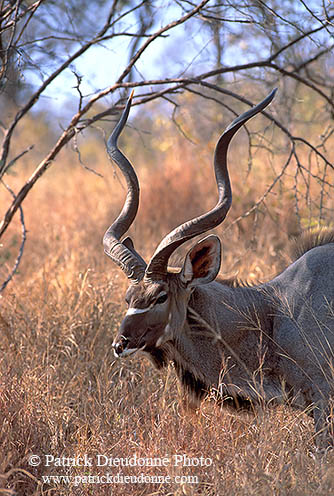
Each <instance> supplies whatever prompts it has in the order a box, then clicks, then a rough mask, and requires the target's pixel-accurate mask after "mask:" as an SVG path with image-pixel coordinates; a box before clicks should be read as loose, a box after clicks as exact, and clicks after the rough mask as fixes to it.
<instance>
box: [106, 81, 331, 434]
mask: <svg viewBox="0 0 334 496" xmlns="http://www.w3.org/2000/svg"><path fill="white" fill-rule="evenodd" d="M275 91H276V90H274V91H272V92H271V93H270V94H269V95H268V96H267V97H266V98H265V99H264V100H263V101H262V102H261V103H259V104H258V105H256V106H255V107H253V108H252V109H250V110H248V111H247V112H245V113H244V114H242V115H241V116H240V117H238V118H236V119H235V120H234V121H233V122H232V124H231V125H230V126H229V127H228V128H227V129H226V130H225V132H224V133H223V134H222V135H221V137H220V138H219V140H218V143H217V145H216V149H215V155H214V170H215V175H216V181H217V186H218V196H219V199H218V203H217V205H216V206H215V207H214V208H213V209H212V210H210V211H209V212H208V213H205V214H204V215H201V216H200V217H197V218H195V219H193V220H190V221H188V222H185V223H184V224H182V225H181V226H179V227H176V228H175V229H174V230H173V231H172V232H170V233H169V234H168V235H167V236H166V237H165V238H164V239H163V240H162V241H161V243H160V244H159V246H158V247H157V249H156V251H155V253H154V255H153V257H152V258H151V260H150V262H149V263H148V264H146V262H145V261H144V260H143V258H142V257H141V256H140V255H139V254H138V253H137V252H136V251H135V249H134V245H133V242H132V241H131V239H130V238H128V237H127V238H125V239H123V240H122V241H121V237H122V236H123V235H124V234H125V232H126V231H127V230H128V229H129V227H130V226H131V224H132V222H133V220H134V218H135V216H136V213H137V209H138V203H139V184H138V180H137V176H136V174H135V172H134V170H133V168H132V166H131V164H130V163H129V161H128V160H127V158H126V157H125V156H124V155H123V154H122V152H121V151H120V150H119V149H118V146H117V140H118V137H119V135H120V133H121V132H122V130H123V128H124V126H125V123H126V121H127V118H128V114H129V110H130V106H131V98H132V95H131V96H130V98H129V100H128V102H127V104H126V107H125V109H124V112H123V114H122V116H121V119H120V121H119V123H118V124H117V126H116V127H115V129H114V131H113V133H112V134H111V136H110V139H109V141H108V144H107V149H108V153H109V155H110V156H111V158H112V159H113V160H114V161H115V162H116V164H117V165H118V167H119V168H120V169H121V171H122V173H123V175H124V176H125V179H126V182H127V187H128V192H127V197H126V201H125V204H124V206H123V209H122V211H121V213H120V215H119V216H118V218H117V219H116V220H115V222H114V223H113V224H112V225H111V226H110V227H109V229H108V230H107V232H106V233H105V236H104V249H105V253H106V254H107V255H108V256H109V257H111V258H112V260H113V261H114V262H115V263H116V264H117V265H118V266H120V267H121V269H122V270H123V271H124V272H125V274H126V275H127V277H128V278H129V280H130V286H129V288H128V290H127V293H126V302H127V304H128V310H127V312H126V315H125V317H124V319H123V321H122V323H121V326H120V329H119V331H118V333H117V336H116V337H115V339H114V342H113V348H114V352H115V354H116V356H119V357H125V356H127V355H131V354H133V353H135V352H137V351H141V352H145V353H146V355H147V356H149V357H150V359H151V360H152V362H153V363H154V364H155V366H156V367H157V368H162V367H164V366H165V365H167V364H168V363H169V362H172V363H173V364H174V366H175V370H176V373H177V375H178V377H179V379H180V381H181V383H182V385H183V387H184V391H185V392H186V393H187V396H188V398H189V399H190V401H191V402H196V403H198V401H199V400H200V399H201V398H202V397H203V396H204V395H206V394H207V392H208V391H209V390H210V389H211V390H212V389H215V390H216V391H218V392H219V393H220V394H221V397H223V398H226V397H230V398H232V399H233V400H234V401H235V403H236V404H240V403H244V402H245V401H250V402H251V403H252V404H254V403H259V402H261V401H264V402H270V403H276V402H282V401H287V402H289V403H290V404H291V405H294V406H297V407H300V408H306V409H308V410H309V412H312V413H313V417H314V420H315V428H316V432H317V441H318V443H319V444H323V442H325V443H327V442H328V441H330V439H331V437H332V434H333V433H332V422H331V398H332V397H333V373H332V372H333V369H332V362H333V349H332V345H333V342H334V339H333V330H334V308H333V301H334V283H333V281H334V244H333V242H334V234H333V232H330V231H320V232H317V233H308V234H307V235H306V236H304V238H303V240H302V241H300V242H297V245H296V254H295V261H294V262H293V263H292V264H291V265H290V266H289V267H287V268H286V269H285V270H284V272H282V273H281V274H280V275H278V276H277V277H275V278H274V279H273V280H271V281H269V282H267V283H264V284H259V285H255V286H251V287H249V286H243V285H241V284H237V283H235V282H234V283H232V282H231V281H223V280H221V281H219V280H218V281H215V278H216V276H217V274H218V271H219V268H220V259H221V245H220V241H219V238H218V237H217V236H214V235H209V236H207V237H205V238H204V239H202V240H200V241H199V242H197V244H195V246H193V248H192V249H191V250H190V251H189V252H188V254H187V255H186V257H185V259H184V263H183V267H182V268H181V269H178V270H176V269H171V268H168V260H169V258H170V256H171V255H172V253H173V252H174V251H175V250H176V248H178V247H179V246H180V245H181V244H182V243H184V242H185V241H188V240H190V239H192V238H193V237H195V236H197V235H199V234H203V233H205V232H207V231H208V230H210V229H212V228H214V227H216V226H217V225H219V224H220V223H221V222H222V221H223V220H224V219H225V217H226V214H227V212H228V210H229V208H230V205H231V198H232V193H231V187H230V181H229V175H228V170H227V149H228V146H229V143H230V141H231V139H232V137H233V136H234V134H235V133H236V132H237V131H238V129H239V128H240V127H241V126H242V125H243V124H245V123H246V122H247V121H248V119H250V118H251V117H253V116H255V115H256V114H257V113H259V112H261V111H262V110H263V109H264V108H265V107H266V106H267V105H268V104H269V103H270V102H271V101H272V99H273V98H274V95H275Z"/></svg>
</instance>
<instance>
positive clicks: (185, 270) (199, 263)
mask: <svg viewBox="0 0 334 496" xmlns="http://www.w3.org/2000/svg"><path fill="white" fill-rule="evenodd" d="M220 259H221V244H220V240H219V238H217V236H214V235H212V234H211V235H210V236H207V237H206V238H204V239H202V240H200V241H199V242H198V243H196V245H195V246H193V247H192V248H191V250H189V252H188V253H187V255H186V258H185V260H184V264H183V267H182V270H181V273H180V277H181V280H182V282H183V283H184V284H186V285H187V286H188V287H192V286H197V285H199V284H207V283H208V282H211V281H213V280H214V279H215V277H216V276H217V274H218V272H219V269H220Z"/></svg>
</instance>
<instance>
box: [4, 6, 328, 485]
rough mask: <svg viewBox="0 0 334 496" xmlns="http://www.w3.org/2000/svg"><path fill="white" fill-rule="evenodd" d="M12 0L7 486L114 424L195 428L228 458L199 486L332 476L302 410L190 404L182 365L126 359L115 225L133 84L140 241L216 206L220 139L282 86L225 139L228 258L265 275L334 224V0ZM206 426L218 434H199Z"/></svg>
mask: <svg viewBox="0 0 334 496" xmlns="http://www.w3.org/2000/svg"><path fill="white" fill-rule="evenodd" d="M0 5H1V18H0V109H1V114H0V129H1V148H0V181H1V184H0V286H1V287H0V295H1V297H0V298H1V299H0V304H1V307H0V329H1V332H2V340H1V344H0V348H1V355H2V356H1V360H0V370H1V376H0V388H1V390H0V393H1V394H0V401H1V402H2V403H1V409H0V417H2V418H0V446H1V447H2V449H0V474H1V473H3V474H7V475H6V476H5V477H4V478H3V479H0V494H2V493H1V491H2V489H1V488H2V486H3V491H7V492H4V494H14V490H15V491H16V492H15V493H18V494H47V492H43V491H49V490H50V491H51V488H50V486H48V485H47V486H45V487H44V486H41V485H38V481H40V480H41V479H40V478H41V476H42V474H43V467H38V468H34V469H32V468H31V467H29V466H28V465H27V456H28V454H29V453H37V454H39V453H40V452H43V453H49V452H52V453H56V454H58V455H59V456H60V454H63V455H64V456H70V455H71V456H73V454H74V455H76V454H79V453H81V452H82V453H84V452H86V451H87V450H88V449H90V450H93V451H94V452H96V453H100V452H101V453H103V452H105V451H108V450H110V449H111V446H113V442H114V440H115V439H116V438H118V442H119V443H121V445H122V450H123V451H122V453H123V454H124V453H125V454H126V455H129V456H130V455H131V454H132V453H133V450H134V449H140V450H141V451H140V452H141V453H142V455H143V456H144V455H145V456H146V455H147V453H150V452H153V451H154V452H157V453H160V454H163V453H165V452H170V453H174V452H176V451H177V450H178V449H179V447H182V449H183V450H186V452H187V453H188V451H187V450H189V449H190V448H189V446H192V450H193V454H194V456H198V455H199V454H203V455H205V453H206V454H207V456H212V457H216V456H217V457H220V458H219V464H218V465H217V464H216V465H215V472H214V474H211V475H210V476H209V479H208V480H209V481H211V482H210V484H211V486H210V484H209V485H208V487H206V486H205V487H204V486H203V488H202V489H203V492H201V493H200V494H223V492H224V491H225V489H226V488H228V490H229V491H230V492H232V494H234V493H238V490H239V489H240V492H239V494H247V495H248V494H266V495H267V494H279V491H282V494H290V493H289V491H292V492H291V494H297V492H296V491H297V488H299V489H298V490H299V491H300V492H299V493H298V494H311V492H310V491H313V490H316V491H317V494H329V492H328V491H331V490H332V489H333V480H334V478H333V477H332V475H331V472H326V470H325V468H324V466H322V468H321V470H323V472H321V470H320V468H319V464H318V461H317V460H316V459H313V458H310V457H309V456H308V450H309V449H311V448H310V446H313V440H312V435H313V431H312V426H311V427H310V422H309V420H308V419H307V417H306V416H305V415H304V417H303V416H301V415H299V417H295V416H294V414H291V412H289V411H288V409H282V410H278V411H277V412H276V414H275V416H274V417H271V416H268V417H265V421H264V420H263V418H262V420H261V422H262V423H261V422H260V419H259V418H258V419H255V421H254V418H252V419H246V420H245V418H241V419H240V418H239V417H235V416H232V414H226V413H222V412H219V413H217V411H213V410H212V409H211V408H213V407H209V406H206V407H205V408H206V410H205V411H204V416H202V417H200V418H198V419H197V420H194V421H189V419H187V420H184V419H183V417H182V415H181V413H180V412H179V410H178V408H177V407H176V406H175V405H176V402H177V385H176V383H175V381H174V379H172V378H171V376H170V374H169V372H166V373H165V375H163V374H162V375H157V374H156V372H155V371H153V370H152V367H151V366H149V365H148V364H147V363H146V362H145V361H140V360H131V359H130V360H129V361H127V362H126V364H123V362H122V364H120V362H119V361H116V360H114V358H113V356H112V353H111V352H110V344H111V342H112V338H113V335H114V333H115V332H116V329H117V327H118V325H119V322H120V319H121V315H122V312H123V311H124V308H125V306H124V303H123V296H124V292H125V289H126V286H127V281H126V278H125V276H124V275H123V274H122V272H121V271H120V270H119V269H118V268H117V267H116V266H115V265H114V264H112V262H111V261H110V260H109V259H108V258H107V257H106V256H105V255H104V254H103V248H102V237H103V234H104V232H105V230H106V229H107V227H108V226H109V225H110V224H111V223H112V221H113V220H114V219H115V217H116V216H117V215H118V213H119V211H120V209H121V207H122V204H123V201H124V198H125V194H126V187H125V182H124V180H123V178H122V176H121V173H120V172H119V171H117V170H116V167H115V166H114V165H113V164H112V163H111V161H110V160H109V159H108V156H107V154H106V150H105V141H106V139H107V137H108V135H109V133H110V132H111V130H112V129H113V127H114V125H115V123H116V122H117V120H118V118H119V115H120V112H121V111H122V109H123V107H124V104H125V101H126V98H127V97H128V95H129V94H130V92H131V90H132V89H134V90H135V93H134V100H133V106H132V108H131V112H130V117H129V120H128V125H127V127H126V128H125V129H124V131H123V133H122V136H121V139H120V143H121V145H120V146H121V148H122V150H123V151H124V153H125V154H126V155H127V157H128V158H129V159H130V161H131V162H132V163H133V166H134V167H135V170H136V172H137V174H138V177H139V181H140V185H141V202H140V208H139V212H138V215H137V218H136V220H135V222H134V224H133V226H132V227H131V230H130V235H131V237H132V239H133V240H134V242H135V246H136V249H137V251H139V252H140V253H141V255H142V256H143V257H144V258H146V259H149V257H150V256H151V255H152V254H153V252H154V250H155V248H156V246H157V244H158V243H159V242H160V240H161V239H162V237H163V236H164V235H165V234H166V233H167V232H169V231H170V230H171V229H173V228H174V227H175V226H176V225H178V224H180V223H182V222H184V221H186V220H188V219H190V218H192V217H194V216H197V215H199V214H201V213H203V212H204V211H207V210H208V209H210V208H211V207H212V206H214V205H215V202H216V185H215V180H214V174H213V166H212V162H213V153H214V147H215V144H216V142H217V140H218V138H219V136H220V134H221V133H222V132H223V130H224V128H225V127H226V126H227V125H228V124H229V123H230V122H231V121H232V120H233V119H234V118H235V117H236V116H237V115H238V114H240V113H242V112H244V111H245V110H247V109H248V108H250V106H252V105H255V104H256V103H258V102H259V101H260V100H262V99H263V98H264V97H265V96H266V95H267V94H268V93H269V92H270V91H271V90H272V89H273V88H274V87H277V88H278V92H277V95H276V97H275V100H274V101H273V103H272V104H271V105H270V107H268V108H267V109H266V111H265V114H261V115H258V116H257V117H256V118H254V119H253V120H252V121H251V122H250V123H248V124H247V126H246V127H244V128H243V129H241V130H240V131H239V133H238V134H237V136H236V137H235V138H234V140H233V142H232V144H231V147H230V150H229V171H230V175H231V180H232V188H233V205H232V208H231V211H230V213H229V215H228V217H227V219H226V221H225V222H224V224H223V225H221V226H219V227H218V228H217V229H216V230H215V232H216V233H217V234H218V235H219V236H220V237H221V239H222V242H223V247H224V256H223V262H222V267H221V273H222V275H223V276H224V277H228V276H238V277H239V278H241V279H244V280H246V281H248V282H249V283H256V282H258V281H262V280H267V279H268V278H270V277H273V276H274V275H275V274H276V273H277V272H279V271H280V270H282V269H283V268H284V267H285V266H286V264H287V263H288V262H289V240H290V239H291V238H294V237H295V236H297V235H298V234H299V233H300V232H301V231H302V230H303V229H305V228H308V227H321V226H329V227H331V226H333V209H334V195H333V193H334V192H333V167H334V154H333V153H334V152H333V149H334V146H333V145H334V121H333V116H334V98H333V96H334V56H333V47H334V38H333V34H334V24H333V23H334V3H333V2H332V1H331V0H323V1H321V2H320V1H315V0H280V1H276V0H268V1H262V0H256V1H253V2H248V1H240V0H238V1H237V0H227V1H222V2H220V1H214V0H203V1H202V2H192V1H189V0H173V1H164V0H152V1H151V0H143V1H132V0H89V1H88V0H82V1H80V2H79V1H76V0H68V1H62V0H37V1H29V0H8V1H5V0H3V1H2V2H0ZM187 248H188V247H184V250H186V249H187ZM181 256H182V250H181V253H178V254H177V255H176V260H174V263H178V260H179V259H180V258H181ZM143 382H144V386H143ZM167 386H168V387H167ZM162 411H163V412H164V414H163V415H162V414H161V412H162ZM217 415H218V416H219V415H220V417H219V418H220V420H219V422H218V423H217ZM272 418H273V420H271V419H272ZM189 422H190V423H189ZM254 422H255V423H254ZM256 422H257V423H256ZM171 425H174V428H175V432H174V434H175V435H174V434H173V432H172V430H171V428H170V426H171ZM218 425H220V426H221V425H225V428H224V429H218V427H217V426H218ZM208 431H210V432H212V434H211V435H212V442H211V443H204V440H203V439H202V437H201V436H200V435H198V432H200V433H203V434H204V433H205V435H207V432H208ZM301 436H302V442H300V439H301ZM176 438H178V442H179V444H177V443H176ZM122 443H123V444H122ZM140 443H141V444H140ZM218 445H219V446H220V450H218V448H217V446H218ZM138 446H139V447H138ZM231 446H233V449H232V450H231ZM247 446H248V448H247ZM249 446H251V448H249ZM298 446H299V448H298ZM125 447H126V448H125ZM180 449H181V448H180ZM255 449H256V450H257V457H256V463H255V461H254V457H253V456H252V453H253V451H254V450H255ZM50 450H51V451H50ZM85 450H86V451H85ZM124 450H127V451H126V452H125V451H124ZM210 450H211V451H210ZM298 450H299V451H298ZM183 452H184V451H183ZM269 452H270V453H271V454H272V455H271V456H270V457H268V453H269ZM125 454H124V456H125ZM217 463H218V462H217ZM12 469H15V470H16V469H17V470H18V472H15V471H14V472H10V471H11V470H12ZM22 470H24V471H26V472H27V473H23V472H22ZM20 471H21V472H20ZM224 471H225V472H224ZM320 472H321V473H322V476H321V477H320V476H319V477H318V475H319V474H320ZM263 473H265V474H266V477H262V476H260V474H263ZM8 474H10V475H8ZM27 474H28V475H27ZM316 474H317V475H316ZM203 477H204V476H203ZM261 477H262V478H261ZM57 484H58V483H57ZM57 484H56V488H57V494H62V492H61V491H64V492H63V493H64V494H69V493H68V492H67V493H66V490H65V489H66V488H64V486H63V485H62V484H61V483H59V484H58V485H57ZM210 488H211V489H210ZM238 488H239V489H238ZM282 488H283V489H282ZM123 489H124V488H123ZM123 489H122V490H123ZM108 490H109V489H108ZM119 490H121V489H119ZM177 490H180V491H181V489H180V488H178V489H177ZM177 490H175V492H174V493H173V494H195V493H191V492H189V493H188V492H187V491H188V490H189V491H190V489H189V488H188V489H187V487H185V488H182V491H183V492H182V491H181V492H179V493H178V492H177ZM226 490H227V489H226ZM333 490H334V489H333ZM10 491H12V492H10ZM34 491H36V492H34ZM82 491H83V489H82ZM134 491H135V490H134ZM138 491H139V489H138ZM166 491H167V489H166ZM205 491H206V492H205ZM210 491H211V492H210ZM222 491H223V492H222ZM261 491H262V492H261ZM275 491H276V492H275ZM293 491H295V492H293ZM321 491H323V492H321ZM88 493H89V488H87V493H84V492H82V493H79V492H78V493H77V494H88ZM73 494H74V493H73ZM89 494H91V493H89ZM99 494H104V493H102V492H101V493H99ZM105 494H110V491H109V492H107V489H106V493H105ZM113 494H114V493H113ZM115 494H118V493H116V492H115ZM119 494H122V493H121V492H120V493H119ZM133 494H144V493H139V492H133ZM145 494H146V493H145ZM147 494H148V493H147ZM159 494H160V493H159ZM161 494H164V493H163V492H161Z"/></svg>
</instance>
